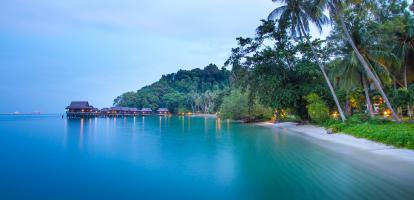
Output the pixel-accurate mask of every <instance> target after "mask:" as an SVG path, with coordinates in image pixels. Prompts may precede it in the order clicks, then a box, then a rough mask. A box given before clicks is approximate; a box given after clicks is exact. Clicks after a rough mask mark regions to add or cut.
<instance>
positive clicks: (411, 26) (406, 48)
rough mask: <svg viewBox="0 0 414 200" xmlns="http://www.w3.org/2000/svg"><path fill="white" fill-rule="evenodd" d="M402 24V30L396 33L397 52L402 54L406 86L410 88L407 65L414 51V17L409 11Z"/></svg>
mask: <svg viewBox="0 0 414 200" xmlns="http://www.w3.org/2000/svg"><path fill="white" fill-rule="evenodd" d="M401 26H402V30H401V31H398V32H396V33H395V36H396V37H397V40H398V46H397V54H399V55H400V56H401V61H402V64H403V69H404V72H403V77H404V87H405V88H408V82H407V66H408V61H409V59H410V58H409V55H410V53H414V17H413V16H412V15H411V14H410V13H408V11H406V12H404V16H403V20H402V24H401Z"/></svg>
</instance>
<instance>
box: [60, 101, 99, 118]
mask: <svg viewBox="0 0 414 200" xmlns="http://www.w3.org/2000/svg"><path fill="white" fill-rule="evenodd" d="M98 114H99V110H98V109H97V108H94V107H93V106H91V105H89V102H87V101H72V102H71V103H70V105H69V106H67V107H66V116H67V117H69V118H72V117H89V116H96V115H98Z"/></svg>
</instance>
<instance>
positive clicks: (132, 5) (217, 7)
mask: <svg viewBox="0 0 414 200" xmlns="http://www.w3.org/2000/svg"><path fill="white" fill-rule="evenodd" d="M275 5H276V4H274V3H272V2H271V1H270V0H254V1H253V0H225V1H224V0H197V1H194V0H175V1H168V0H140V1H133V0H118V1H115V0H114V1H96V0H95V1H83V0H71V1H54V0H37V1H32V0H15V1H8V2H3V3H1V6H0V13H1V14H0V16H1V17H0V26H1V29H3V30H4V29H6V30H8V31H22V32H25V31H29V32H37V33H39V32H40V33H43V34H50V33H59V34H64V33H65V32H66V31H69V32H71V31H74V30H83V29H85V28H96V29H102V30H108V31H117V30H133V31H143V32H150V33H153V34H160V35H170V36H175V37H190V38H206V37H207V38H208V37H228V36H234V35H235V34H240V33H246V32H252V31H251V30H252V27H255V26H254V25H255V24H258V21H259V20H260V19H261V18H265V17H266V16H267V13H268V12H269V11H270V10H271V9H272V8H273V7H274V6H275ZM252 25H253V26H252Z"/></svg>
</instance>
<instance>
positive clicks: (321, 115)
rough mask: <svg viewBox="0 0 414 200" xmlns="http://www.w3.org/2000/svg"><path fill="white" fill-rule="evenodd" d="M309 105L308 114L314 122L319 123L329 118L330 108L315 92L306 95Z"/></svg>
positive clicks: (307, 107)
mask: <svg viewBox="0 0 414 200" xmlns="http://www.w3.org/2000/svg"><path fill="white" fill-rule="evenodd" d="M305 99H306V101H307V102H308V105H307V106H306V109H307V110H308V115H309V117H310V118H311V120H312V121H313V122H316V123H318V124H321V123H323V122H324V121H326V120H328V119H329V109H328V106H327V105H326V103H325V102H324V101H323V100H322V98H320V97H319V96H318V95H317V94H315V93H310V94H308V95H307V96H306V97H305Z"/></svg>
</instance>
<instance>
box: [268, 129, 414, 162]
mask: <svg viewBox="0 0 414 200" xmlns="http://www.w3.org/2000/svg"><path fill="white" fill-rule="evenodd" d="M260 124H262V125H265V126H271V127H275V128H280V129H287V130H290V131H293V132H296V133H298V134H302V135H306V136H310V137H312V138H314V139H317V140H320V141H326V142H330V143H333V144H341V145H344V146H348V147H352V148H355V149H358V150H362V151H365V152H371V153H373V154H377V155H382V156H387V157H392V158H395V159H398V160H401V161H407V162H410V163H412V164H414V151H413V150H410V149H402V148H397V147H393V146H389V145H385V144H382V143H378V142H374V141H371V140H368V139H365V138H357V137H354V136H352V135H348V134H344V133H334V134H327V133H326V129H325V128H323V127H318V126H315V125H298V124H297V123H294V122H282V123H277V124H274V123H270V122H263V123H260Z"/></svg>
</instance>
